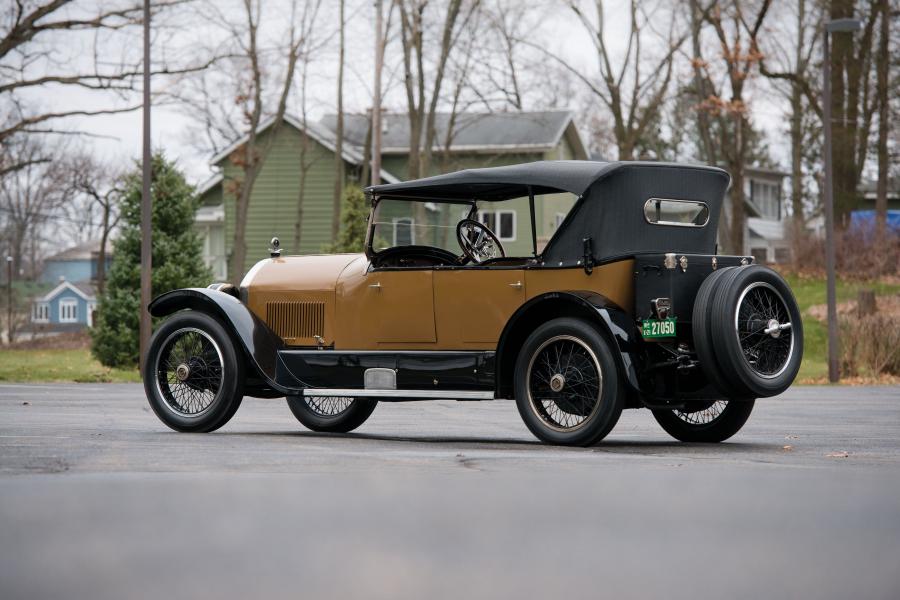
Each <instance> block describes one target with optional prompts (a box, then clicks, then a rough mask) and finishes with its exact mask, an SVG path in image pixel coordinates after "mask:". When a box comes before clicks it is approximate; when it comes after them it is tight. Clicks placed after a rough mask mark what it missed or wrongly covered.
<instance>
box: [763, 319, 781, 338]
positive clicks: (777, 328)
mask: <svg viewBox="0 0 900 600" xmlns="http://www.w3.org/2000/svg"><path fill="white" fill-rule="evenodd" d="M766 331H771V332H772V333H770V334H769V335H771V336H772V337H773V338H779V337H781V323H779V322H778V319H769V322H768V323H767V324H766Z"/></svg>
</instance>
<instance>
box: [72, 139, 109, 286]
mask: <svg viewBox="0 0 900 600" xmlns="http://www.w3.org/2000/svg"><path fill="white" fill-rule="evenodd" d="M68 167H69V170H70V172H71V174H72V180H71V182H70V189H71V190H72V191H73V192H75V193H76V194H81V195H82V196H83V199H84V201H83V202H77V201H73V200H74V199H72V198H69V200H68V201H67V203H66V204H67V205H68V206H74V207H76V210H77V211H78V212H79V213H81V215H82V218H83V227H84V228H85V230H87V232H88V233H87V235H86V238H87V239H93V238H94V237H95V236H99V237H100V249H99V251H98V253H97V277H96V280H97V292H98V293H99V294H102V293H103V289H104V287H105V285H106V258H107V255H108V251H107V249H108V247H109V241H110V234H111V233H112V231H113V230H114V229H115V227H116V225H118V223H119V216H120V214H119V210H118V204H119V202H118V201H119V198H120V197H121V194H122V189H121V187H120V186H119V185H118V183H119V180H120V178H119V176H117V174H116V171H115V169H114V168H113V167H111V166H110V165H105V164H102V163H100V162H98V161H96V160H95V159H94V158H92V157H91V156H89V155H81V156H76V157H75V158H74V159H71V160H69V161H68ZM95 211H96V212H95ZM97 212H99V215H97V214H96V213H97ZM69 214H70V215H71V216H70V217H69V218H70V219H75V218H76V214H73V212H72V211H69Z"/></svg>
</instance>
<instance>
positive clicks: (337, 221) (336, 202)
mask: <svg viewBox="0 0 900 600" xmlns="http://www.w3.org/2000/svg"><path fill="white" fill-rule="evenodd" d="M339 5H340V9H339V13H340V21H341V23H340V35H339V37H340V43H339V44H340V50H339V52H338V77H337V126H336V127H335V131H334V134H335V142H334V198H333V200H332V207H331V240H332V243H334V242H337V236H338V231H340V228H341V195H342V193H343V191H344V152H343V151H344V0H340V3H339Z"/></svg>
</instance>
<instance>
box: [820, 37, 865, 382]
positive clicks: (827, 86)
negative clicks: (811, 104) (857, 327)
mask: <svg viewBox="0 0 900 600" xmlns="http://www.w3.org/2000/svg"><path fill="white" fill-rule="evenodd" d="M861 28H862V21H859V20H857V19H835V20H833V21H830V22H828V23H827V24H826V25H825V32H824V36H825V41H824V47H823V52H824V57H823V58H824V60H823V62H822V120H823V121H824V123H823V124H822V125H823V126H824V134H825V272H826V276H827V296H828V299H827V301H828V381H830V382H831V383H837V382H838V381H839V380H840V378H841V373H840V355H839V345H840V342H839V340H838V322H837V293H836V290H835V272H834V270H835V265H834V263H835V256H834V174H833V168H832V164H831V51H830V49H829V47H828V45H829V42H830V41H831V40H830V39H829V34H830V33H837V32H841V31H858V30H859V29H861ZM841 151H846V150H845V149H843V148H842V149H841Z"/></svg>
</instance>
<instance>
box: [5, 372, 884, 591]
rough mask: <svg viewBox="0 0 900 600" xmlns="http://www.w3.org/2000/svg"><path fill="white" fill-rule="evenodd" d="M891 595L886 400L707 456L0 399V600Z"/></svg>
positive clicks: (66, 392)
mask: <svg viewBox="0 0 900 600" xmlns="http://www.w3.org/2000/svg"><path fill="white" fill-rule="evenodd" d="M161 596H165V597H167V598H197V597H204V598H205V597H219V598H245V597H260V598H268V597H298V596H299V597H311V598H317V597H334V598H347V597H366V598H460V597H468V598H523V597H549V598H556V597H575V598H584V597H590V598H596V597H610V598H653V597H665V598H689V597H690V598H697V597H701V598H702V597H717V598H721V597H725V598H748V599H750V598H753V599H756V598H760V597H764V596H767V597H772V598H807V597H815V598H841V599H845V598H851V597H852V598H885V599H888V598H889V599H896V598H900V388H898V387H795V388H793V389H791V390H789V391H788V392H787V393H785V394H783V395H782V396H779V397H777V398H772V399H767V400H760V401H758V402H757V405H756V409H755V410H754V413H753V415H752V416H751V418H750V421H749V422H748V424H747V425H746V426H745V428H744V429H743V430H742V431H741V432H740V433H739V434H738V435H737V436H735V437H734V438H732V440H731V441H729V442H726V443H724V444H719V445H709V446H704V445H692V444H682V443H679V442H676V441H674V440H671V439H670V438H669V437H668V436H667V435H666V434H665V433H664V432H663V431H662V430H661V429H660V428H659V427H658V426H657V425H656V423H655V421H653V419H652V416H651V415H650V413H649V412H647V411H643V410H641V411H626V412H625V413H624V414H623V416H622V419H621V421H620V422H619V424H618V426H617V427H616V429H614V430H613V432H612V434H611V435H610V436H609V437H608V438H607V439H606V440H605V441H604V442H603V443H602V444H600V445H599V446H596V447H594V448H586V449H583V448H578V449H573V448H555V447H550V446H545V445H541V444H539V443H538V442H537V441H536V440H535V439H534V438H533V437H531V435H530V433H529V432H528V431H527V430H526V429H525V426H524V425H523V424H522V423H521V421H520V420H519V417H518V414H517V412H516V409H515V406H514V404H513V403H511V402H482V403H474V402H470V403H466V402H452V401H437V402H420V403H400V404H387V403H382V404H380V405H379V406H378V408H377V409H376V410H375V413H374V414H373V415H372V417H371V418H370V419H369V421H368V422H367V423H366V424H365V425H363V426H362V427H361V428H360V429H359V430H357V432H355V433H352V434H349V435H343V436H338V435H321V434H314V433H311V432H308V431H305V430H304V429H303V428H302V427H301V426H300V425H299V423H297V422H296V421H295V420H294V418H293V416H292V415H291V413H290V411H289V410H288V408H287V406H286V404H285V403H284V401H283V400H257V399H246V400H245V401H244V404H243V405H242V406H241V408H240V410H239V411H238V412H237V414H236V416H235V417H234V419H232V421H231V422H230V423H229V424H228V425H227V426H225V427H224V428H223V429H221V430H220V431H218V432H216V433H212V434H178V433H174V432H171V431H169V430H168V429H167V428H165V427H164V426H163V425H162V424H161V423H160V422H159V421H158V420H157V419H156V417H155V416H154V415H153V413H152V412H151V411H150V409H149V407H148V406H147V404H146V401H145V399H144V397H143V389H142V388H141V386H139V385H89V384H83V385H62V384H61V385H24V384H23V385H19V384H3V385H0V598H4V599H15V598H67V599H71V598H91V599H104V598H151V597H152V598H156V597H161Z"/></svg>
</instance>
